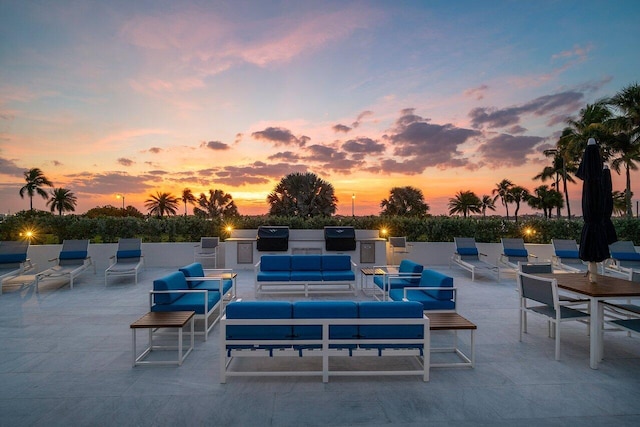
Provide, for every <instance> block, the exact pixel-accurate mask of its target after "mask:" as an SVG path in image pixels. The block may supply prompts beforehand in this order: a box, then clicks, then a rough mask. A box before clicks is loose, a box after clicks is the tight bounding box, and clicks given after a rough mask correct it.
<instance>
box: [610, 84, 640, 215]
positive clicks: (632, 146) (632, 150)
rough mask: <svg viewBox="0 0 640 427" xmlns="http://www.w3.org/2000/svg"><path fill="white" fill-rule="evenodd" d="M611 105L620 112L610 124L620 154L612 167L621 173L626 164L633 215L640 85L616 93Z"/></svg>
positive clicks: (639, 140)
mask: <svg viewBox="0 0 640 427" xmlns="http://www.w3.org/2000/svg"><path fill="white" fill-rule="evenodd" d="M609 105H611V106H612V107H614V108H615V109H616V110H617V111H619V112H620V115H619V116H617V117H614V118H612V119H611V120H610V121H609V124H610V126H611V128H612V130H613V132H614V134H615V140H614V142H613V144H612V145H613V146H612V149H613V151H614V153H616V154H618V157H616V158H615V159H614V160H613V162H612V163H611V167H612V168H613V169H615V171H616V172H618V173H620V169H621V168H622V166H624V169H625V173H626V180H627V182H626V188H625V200H626V212H627V217H628V218H631V217H632V216H633V208H632V206H631V171H632V170H634V171H635V170H638V166H637V165H636V162H640V85H638V83H634V84H631V85H629V86H627V87H625V88H624V89H622V90H621V91H620V92H618V93H617V94H615V95H614V96H613V97H612V98H611V99H610V100H609Z"/></svg>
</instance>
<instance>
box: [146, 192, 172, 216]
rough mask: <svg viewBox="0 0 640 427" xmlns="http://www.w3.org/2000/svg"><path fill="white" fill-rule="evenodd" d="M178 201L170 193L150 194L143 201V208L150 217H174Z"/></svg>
mask: <svg viewBox="0 0 640 427" xmlns="http://www.w3.org/2000/svg"><path fill="white" fill-rule="evenodd" d="M179 203H180V199H179V198H177V197H175V196H174V195H173V194H171V193H161V192H159V191H156V194H155V195H153V194H150V195H149V199H147V200H145V201H144V206H145V207H146V208H147V210H148V211H149V213H150V214H151V215H157V216H160V217H161V216H164V215H165V214H167V215H175V214H176V212H177V210H178V204H179Z"/></svg>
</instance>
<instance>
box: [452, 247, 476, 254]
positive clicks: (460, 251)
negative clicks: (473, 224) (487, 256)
mask: <svg viewBox="0 0 640 427" xmlns="http://www.w3.org/2000/svg"><path fill="white" fill-rule="evenodd" d="M457 252H458V255H478V249H476V248H458V250H457Z"/></svg>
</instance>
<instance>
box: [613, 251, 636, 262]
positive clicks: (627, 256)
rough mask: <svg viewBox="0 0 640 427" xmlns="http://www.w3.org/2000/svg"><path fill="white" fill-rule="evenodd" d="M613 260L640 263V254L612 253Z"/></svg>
mask: <svg viewBox="0 0 640 427" xmlns="http://www.w3.org/2000/svg"><path fill="white" fill-rule="evenodd" d="M611 258H613V259H617V260H619V261H640V253H637V252H611Z"/></svg>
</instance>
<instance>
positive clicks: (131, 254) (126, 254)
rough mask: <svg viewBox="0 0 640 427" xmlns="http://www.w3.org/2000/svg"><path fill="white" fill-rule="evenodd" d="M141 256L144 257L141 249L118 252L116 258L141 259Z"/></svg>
mask: <svg viewBox="0 0 640 427" xmlns="http://www.w3.org/2000/svg"><path fill="white" fill-rule="evenodd" d="M141 256H142V251H141V250H139V249H138V250H129V251H117V252H116V258H140V257H141Z"/></svg>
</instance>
